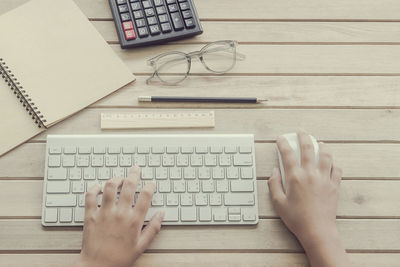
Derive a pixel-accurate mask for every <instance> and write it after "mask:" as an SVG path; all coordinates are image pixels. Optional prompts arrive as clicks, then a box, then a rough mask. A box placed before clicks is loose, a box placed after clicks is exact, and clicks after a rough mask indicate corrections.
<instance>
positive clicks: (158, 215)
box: [157, 210, 165, 222]
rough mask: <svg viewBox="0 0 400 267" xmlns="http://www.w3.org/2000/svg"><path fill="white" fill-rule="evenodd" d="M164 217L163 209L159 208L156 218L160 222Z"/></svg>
mask: <svg viewBox="0 0 400 267" xmlns="http://www.w3.org/2000/svg"><path fill="white" fill-rule="evenodd" d="M164 217H165V211H163V210H161V211H159V212H158V213H157V218H158V219H159V220H160V222H162V221H163V220H164Z"/></svg>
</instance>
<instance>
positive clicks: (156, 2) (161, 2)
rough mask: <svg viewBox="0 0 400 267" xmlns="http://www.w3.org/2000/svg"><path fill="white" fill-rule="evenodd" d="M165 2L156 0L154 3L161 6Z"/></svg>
mask: <svg viewBox="0 0 400 267" xmlns="http://www.w3.org/2000/svg"><path fill="white" fill-rule="evenodd" d="M163 4H164V0H154V5H155V6H161V5H163Z"/></svg>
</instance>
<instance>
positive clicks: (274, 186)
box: [268, 168, 286, 213]
mask: <svg viewBox="0 0 400 267" xmlns="http://www.w3.org/2000/svg"><path fill="white" fill-rule="evenodd" d="M268 187H269V191H270V193H271V200H272V203H273V205H274V206H275V208H276V209H277V211H278V213H279V210H280V209H281V207H282V204H283V203H284V201H285V200H286V195H285V192H284V191H283V185H282V177H281V174H280V172H279V170H278V169H277V168H274V170H273V171H272V175H271V177H270V178H269V180H268Z"/></svg>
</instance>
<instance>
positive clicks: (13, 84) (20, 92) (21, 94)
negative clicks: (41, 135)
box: [0, 58, 46, 128]
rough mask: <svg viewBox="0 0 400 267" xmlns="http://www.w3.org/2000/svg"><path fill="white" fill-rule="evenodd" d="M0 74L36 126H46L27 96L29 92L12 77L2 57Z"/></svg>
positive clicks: (0, 59)
mask: <svg viewBox="0 0 400 267" xmlns="http://www.w3.org/2000/svg"><path fill="white" fill-rule="evenodd" d="M0 76H1V77H2V78H3V79H4V81H5V82H6V83H7V84H8V86H9V87H10V89H11V90H12V91H13V93H14V94H15V96H16V97H17V98H18V99H19V102H20V103H21V104H22V105H23V106H24V108H25V110H26V111H27V112H28V114H29V115H30V116H31V117H32V120H34V122H35V123H36V124H37V126H38V127H39V128H46V126H45V124H44V123H45V122H46V120H45V119H44V116H43V115H42V114H41V113H40V111H39V110H38V108H37V107H36V106H35V103H34V102H33V101H32V99H31V98H30V97H29V94H28V93H27V92H26V91H25V90H24V89H23V87H22V86H21V84H20V82H19V81H18V79H17V78H16V77H14V74H13V73H12V71H11V70H9V68H8V66H7V64H6V62H5V61H4V59H2V58H0Z"/></svg>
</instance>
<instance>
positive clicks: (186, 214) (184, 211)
mask: <svg viewBox="0 0 400 267" xmlns="http://www.w3.org/2000/svg"><path fill="white" fill-rule="evenodd" d="M181 221H182V222H195V221H197V209H196V207H190V208H189V207H188V208H181Z"/></svg>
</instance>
